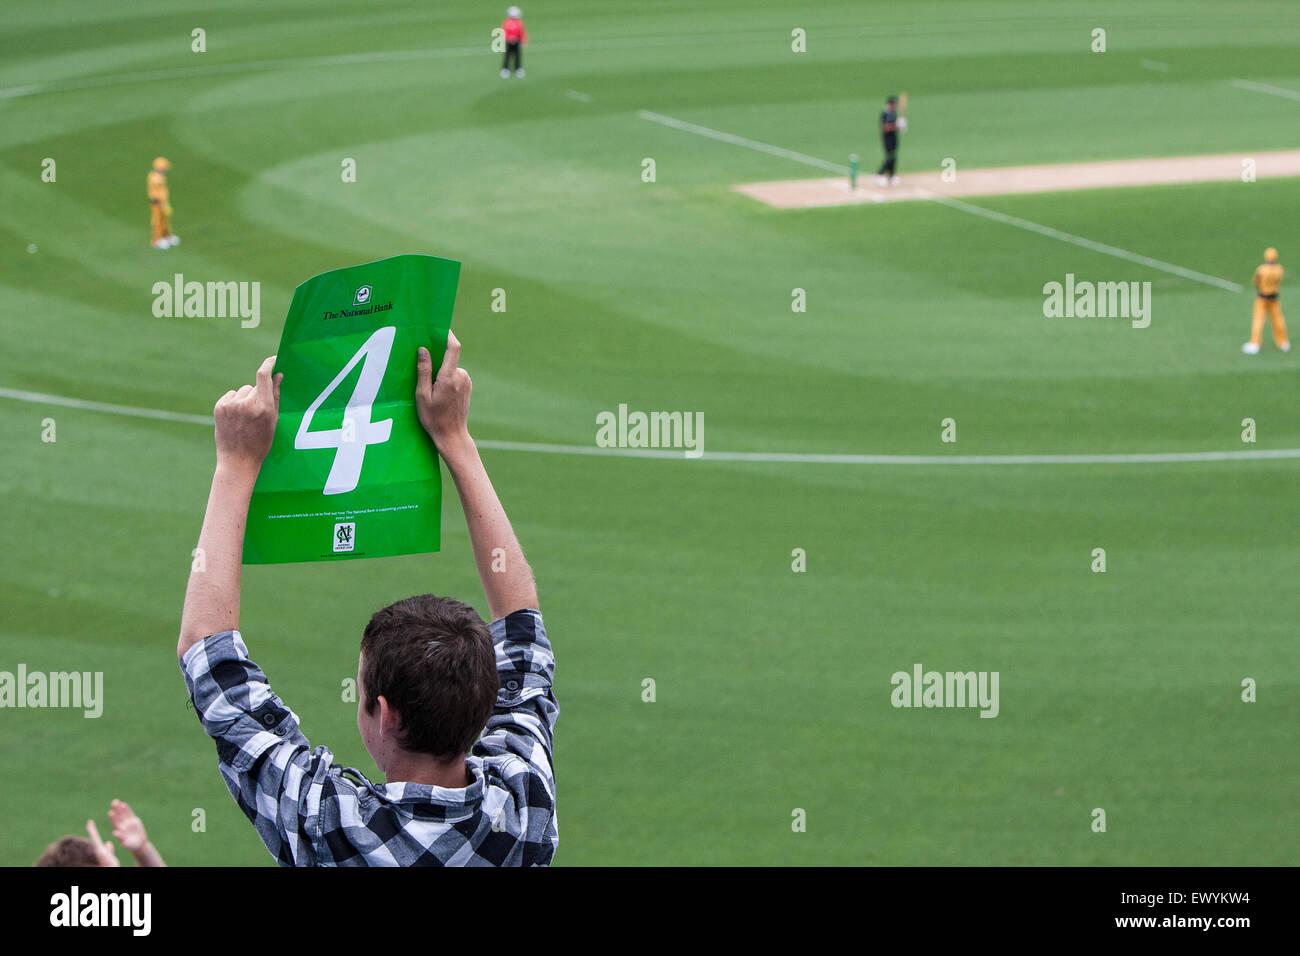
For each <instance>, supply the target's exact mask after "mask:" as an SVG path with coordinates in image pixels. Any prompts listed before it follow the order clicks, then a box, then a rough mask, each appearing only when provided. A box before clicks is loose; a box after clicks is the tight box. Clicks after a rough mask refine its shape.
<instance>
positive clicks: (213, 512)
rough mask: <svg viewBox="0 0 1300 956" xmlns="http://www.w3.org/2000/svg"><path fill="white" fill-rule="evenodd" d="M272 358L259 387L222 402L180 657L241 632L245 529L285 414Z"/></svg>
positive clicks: (227, 396) (216, 412)
mask: <svg viewBox="0 0 1300 956" xmlns="http://www.w3.org/2000/svg"><path fill="white" fill-rule="evenodd" d="M273 368H275V356H274V355H272V356H271V357H270V358H268V359H267V360H266V361H264V362H263V363H262V367H261V368H259V369H258V370H257V384H256V385H245V386H243V387H241V388H240V389H239V391H237V392H236V391H229V392H226V394H225V395H223V396H221V398H220V399H219V400H218V401H217V405H216V408H214V409H213V412H212V417H213V418H214V419H215V420H216V426H217V427H216V442H217V467H216V471H215V472H214V473H213V475H212V490H211V491H210V492H209V494H208V508H207V511H206V512H205V513H204V515H203V530H202V531H201V532H200V533H199V555H200V556H201V558H202V560H201V561H196V562H195V563H194V566H193V568H192V569H191V571H190V582H189V585H188V586H187V587H186V588H185V608H184V610H182V611H181V634H180V639H179V640H178V641H177V643H176V656H177V657H184V656H185V652H186V651H188V650H189V649H190V648H191V647H193V646H194V645H195V644H197V643H198V642H199V641H201V640H203V639H204V638H205V637H207V636H209V635H211V634H218V633H220V632H221V631H232V630H235V629H237V628H238V627H239V580H240V570H241V568H242V566H243V561H244V529H245V526H246V525H247V524H248V502H249V499H250V498H252V496H253V486H254V485H255V484H256V483H257V473H258V472H259V471H261V470H262V462H263V461H264V460H265V459H266V455H267V452H269V451H270V450H271V439H272V438H273V437H274V436H275V422H276V419H277V418H279V415H280V380H281V379H282V378H283V377H284V376H283V375H276V376H275V377H274V380H272V376H271V370H272V369H273Z"/></svg>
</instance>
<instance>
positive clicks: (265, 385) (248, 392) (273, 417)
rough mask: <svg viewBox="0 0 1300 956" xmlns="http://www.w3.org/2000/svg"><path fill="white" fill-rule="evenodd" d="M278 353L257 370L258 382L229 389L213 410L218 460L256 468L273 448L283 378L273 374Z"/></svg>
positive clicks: (241, 466)
mask: <svg viewBox="0 0 1300 956" xmlns="http://www.w3.org/2000/svg"><path fill="white" fill-rule="evenodd" d="M274 368H275V356H274V355H272V356H270V357H268V358H267V359H266V360H265V361H264V362H262V365H261V367H260V368H259V369H258V370H257V384H256V385H243V386H241V387H240V389H239V391H230V392H226V394H225V395H223V396H221V398H220V399H219V400H218V401H217V405H216V407H215V408H214V409H213V410H212V417H213V420H214V421H215V422H216V426H217V429H216V442H217V461H218V462H220V463H225V464H230V465H234V466H236V467H240V468H250V469H252V470H254V471H256V470H257V469H259V468H261V467H262V461H263V460H264V459H265V458H266V455H267V452H269V451H270V450H271V440H272V439H273V438H274V437H275V423H276V421H277V419H278V418H279V415H280V382H281V381H282V380H283V378H284V375H283V374H277V375H274V376H273V375H272V370H273V369H274Z"/></svg>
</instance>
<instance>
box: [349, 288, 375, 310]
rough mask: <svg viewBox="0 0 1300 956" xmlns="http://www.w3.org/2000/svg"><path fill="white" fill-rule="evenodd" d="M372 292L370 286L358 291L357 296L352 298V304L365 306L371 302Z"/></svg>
mask: <svg viewBox="0 0 1300 956" xmlns="http://www.w3.org/2000/svg"><path fill="white" fill-rule="evenodd" d="M371 291H372V290H371V288H370V286H368V285H363V286H362V287H361V288H359V289H357V294H356V295H355V296H353V298H352V304H353V305H365V304H366V303H367V302H369V301H370V293H371Z"/></svg>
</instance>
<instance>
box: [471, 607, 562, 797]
mask: <svg viewBox="0 0 1300 956" xmlns="http://www.w3.org/2000/svg"><path fill="white" fill-rule="evenodd" d="M489 627H490V629H491V631H492V643H493V645H494V646H495V648H496V658H497V674H498V677H499V679H500V682H501V686H500V689H499V690H498V691H497V701H496V706H495V707H494V708H493V711H492V716H491V717H490V718H488V722H487V728H486V729H485V730H484V732H483V737H482V738H481V739H480V740H479V742H478V743H477V744H475V745H474V753H475V754H478V755H479V756H500V755H504V754H514V755H515V756H518V757H521V758H522V759H524V760H525V761H527V762H528V763H529V764H530V765H532V766H533V767H534V768H536V769H537V770H539V771H540V772H541V773H542V774H543V776H544V777H545V778H546V779H547V780H548V781H553V780H554V775H553V771H552V748H553V745H554V734H555V721H556V719H557V718H558V717H559V715H560V708H559V705H558V704H556V702H555V695H554V694H553V693H552V692H551V681H552V679H553V678H554V676H555V656H554V654H553V653H552V651H551V642H550V641H549V640H548V639H547V637H546V628H545V626H544V625H543V624H542V615H541V614H540V613H539V612H537V611H535V610H532V609H528V610H522V611H515V612H514V613H513V614H509V615H507V616H506V617H503V618H498V619H497V620H495V621H493V622H492V623H491V624H490V625H489Z"/></svg>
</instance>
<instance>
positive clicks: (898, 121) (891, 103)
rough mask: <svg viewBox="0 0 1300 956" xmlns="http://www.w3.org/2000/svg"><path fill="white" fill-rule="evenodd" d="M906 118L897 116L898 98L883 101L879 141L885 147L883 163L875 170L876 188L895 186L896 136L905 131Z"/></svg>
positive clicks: (892, 97) (896, 180) (896, 183)
mask: <svg viewBox="0 0 1300 956" xmlns="http://www.w3.org/2000/svg"><path fill="white" fill-rule="evenodd" d="M906 129H907V118H906V117H903V116H899V115H898V97H896V96H891V97H890V98H889V99H887V100H885V108H884V109H883V110H881V112H880V139H881V142H882V144H883V145H884V147H885V161H884V162H883V163H881V164H880V168H879V169H878V170H876V185H877V186H897V185H898V182H899V180H898V176H897V175H896V173H895V167H896V166H897V163H898V134H899V133H902V132H904V131H906Z"/></svg>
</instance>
